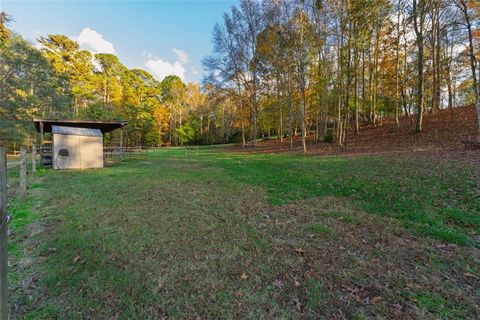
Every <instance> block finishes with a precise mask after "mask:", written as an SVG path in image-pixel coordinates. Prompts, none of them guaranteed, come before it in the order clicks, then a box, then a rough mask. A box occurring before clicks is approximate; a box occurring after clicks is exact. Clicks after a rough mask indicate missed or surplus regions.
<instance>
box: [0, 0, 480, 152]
mask: <svg viewBox="0 0 480 320" xmlns="http://www.w3.org/2000/svg"><path fill="white" fill-rule="evenodd" d="M11 23H13V22H12V19H11V17H9V16H8V15H7V13H5V12H2V13H0V122H1V123H0V124H1V125H0V144H4V145H9V146H15V145H18V144H21V143H25V142H27V141H28V139H31V132H32V123H31V119H32V118H33V117H43V118H78V119H99V120H100V119H123V120H128V121H129V126H127V127H126V132H125V136H126V143H127V144H128V145H140V144H141V145H149V146H159V145H164V144H168V145H181V144H184V143H197V144H211V143H225V142H241V143H242V144H243V145H244V146H246V145H247V144H251V145H253V146H255V145H256V143H257V140H258V139H259V138H264V139H267V138H273V137H276V138H278V139H280V140H281V141H283V140H284V139H289V140H290V145H291V146H292V145H293V140H294V137H295V136H297V137H301V139H302V147H303V150H304V151H305V152H306V151H307V143H306V139H307V137H310V138H311V139H313V140H315V141H318V140H321V139H325V140H331V139H334V140H335V141H336V143H338V144H339V145H341V146H343V147H345V148H346V147H348V137H349V135H350V134H356V133H358V132H359V131H360V130H361V129H362V125H363V124H370V125H373V126H379V125H382V123H383V122H384V121H387V120H388V121H394V122H395V123H396V124H397V125H398V124H399V118H400V117H401V116H407V117H410V118H411V119H412V123H413V125H414V130H416V131H422V129H423V127H422V120H423V116H424V115H425V114H427V113H432V114H434V113H435V112H437V111H438V110H440V109H443V108H455V107H457V106H461V105H467V104H474V105H475V108H476V111H477V122H478V124H479V126H480V99H479V83H478V78H479V77H480V67H479V65H478V59H479V58H480V51H479V48H480V46H479V45H480V4H479V3H478V1H473V0H453V1H451V0H358V1H354V0H275V1H273V0H269V1H260V0H241V1H240V2H239V5H238V6H232V8H231V10H230V11H229V12H226V13H225V14H224V16H223V19H222V21H221V23H218V24H216V25H215V27H214V30H213V32H212V47H213V50H212V52H211V53H210V54H209V55H208V56H207V57H206V58H204V60H203V61H202V62H203V65H204V69H205V76H204V79H203V81H202V84H201V85H200V84H193V83H188V84H185V83H184V82H183V81H182V80H181V79H180V78H179V77H177V76H167V77H166V78H164V79H162V81H158V80H157V79H155V78H154V77H153V76H152V75H151V74H149V73H148V72H146V71H145V70H141V69H128V68H127V67H126V66H124V65H123V64H122V63H121V62H120V61H119V59H118V58H117V57H116V56H115V55H113V54H103V53H97V54H93V53H92V52H89V51H86V50H82V49H81V48H80V47H79V45H78V44H77V43H76V42H75V41H74V40H72V39H70V38H68V37H67V36H65V35H60V34H52V35H47V36H44V37H40V38H39V39H38V42H39V45H38V46H34V45H33V44H31V43H29V42H28V41H26V40H25V39H23V38H22V37H21V36H20V35H17V34H15V33H14V32H13V31H12V30H11V29H10V28H9V26H10V24H11Z"/></svg>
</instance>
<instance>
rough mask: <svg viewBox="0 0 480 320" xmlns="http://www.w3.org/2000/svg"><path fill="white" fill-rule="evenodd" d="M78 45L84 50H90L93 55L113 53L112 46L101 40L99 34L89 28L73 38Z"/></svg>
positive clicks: (101, 36)
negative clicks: (84, 48)
mask: <svg viewBox="0 0 480 320" xmlns="http://www.w3.org/2000/svg"><path fill="white" fill-rule="evenodd" d="M75 40H76V41H77V42H78V44H79V45H80V46H82V47H86V49H91V50H93V51H94V52H95V53H115V52H116V51H115V48H114V47H113V44H112V43H111V42H109V41H107V40H105V39H104V38H103V35H102V34H101V33H98V32H97V31H95V30H92V29H90V28H84V29H83V30H82V32H80V34H79V35H78V37H76V38H75Z"/></svg>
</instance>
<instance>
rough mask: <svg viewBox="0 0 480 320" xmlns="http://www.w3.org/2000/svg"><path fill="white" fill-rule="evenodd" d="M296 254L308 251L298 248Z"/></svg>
mask: <svg viewBox="0 0 480 320" xmlns="http://www.w3.org/2000/svg"><path fill="white" fill-rule="evenodd" d="M295 252H296V253H298V254H304V253H305V252H306V251H305V249H303V248H297V249H295Z"/></svg>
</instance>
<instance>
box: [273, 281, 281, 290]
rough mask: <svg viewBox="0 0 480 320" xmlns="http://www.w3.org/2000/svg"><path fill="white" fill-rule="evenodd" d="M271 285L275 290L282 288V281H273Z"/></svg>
mask: <svg viewBox="0 0 480 320" xmlns="http://www.w3.org/2000/svg"><path fill="white" fill-rule="evenodd" d="M273 285H274V286H275V287H277V288H280V289H281V288H283V281H282V280H279V279H275V281H273Z"/></svg>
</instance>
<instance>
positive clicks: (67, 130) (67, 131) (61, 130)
mask: <svg viewBox="0 0 480 320" xmlns="http://www.w3.org/2000/svg"><path fill="white" fill-rule="evenodd" d="M52 133H54V134H64V135H69V136H87V137H102V131H100V129H92V128H77V127H62V126H52Z"/></svg>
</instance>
